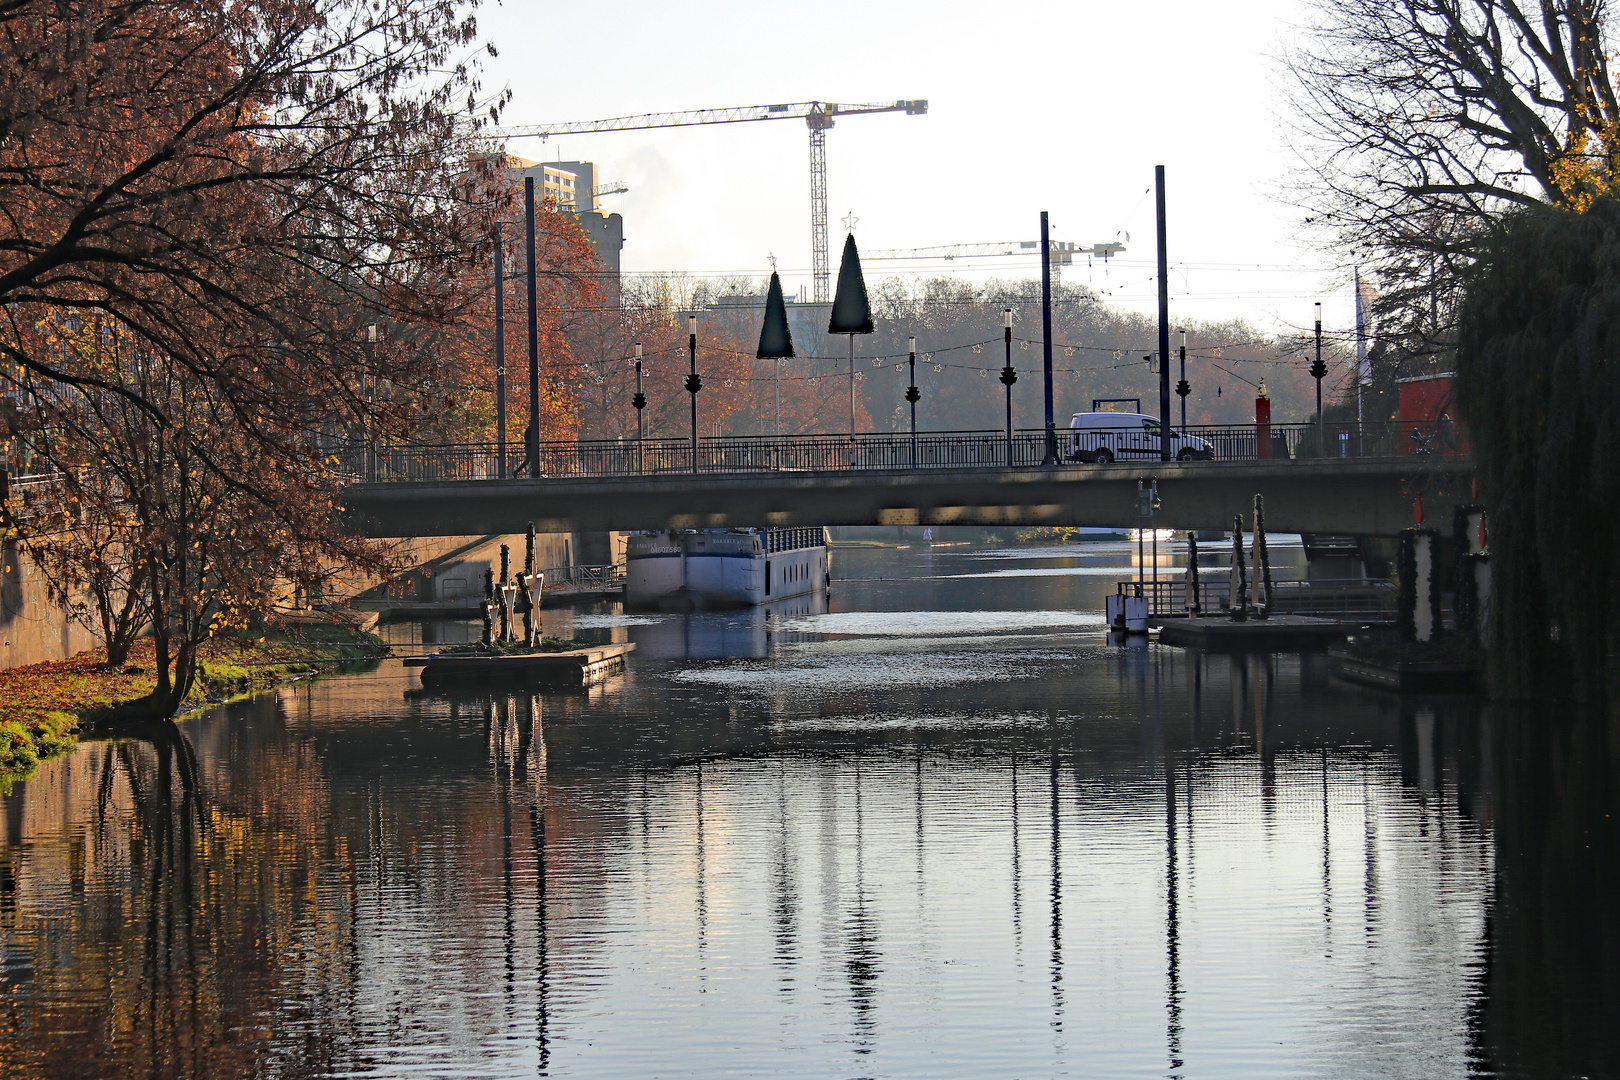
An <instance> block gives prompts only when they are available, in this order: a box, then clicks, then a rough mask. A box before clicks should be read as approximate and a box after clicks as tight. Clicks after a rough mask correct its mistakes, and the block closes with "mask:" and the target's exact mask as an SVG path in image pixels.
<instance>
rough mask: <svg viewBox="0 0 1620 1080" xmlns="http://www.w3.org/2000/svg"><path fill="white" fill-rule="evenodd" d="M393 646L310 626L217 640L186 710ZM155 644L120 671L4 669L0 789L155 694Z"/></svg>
mask: <svg viewBox="0 0 1620 1080" xmlns="http://www.w3.org/2000/svg"><path fill="white" fill-rule="evenodd" d="M387 652H388V648H387V646H386V645H384V644H383V642H382V640H381V639H380V638H378V637H377V636H376V635H374V634H366V633H354V632H352V631H349V630H346V629H343V628H341V627H309V628H307V629H305V630H303V631H301V632H300V633H298V634H280V633H271V634H267V635H264V636H262V637H259V638H252V639H248V638H216V639H214V640H212V641H210V642H208V643H207V644H206V645H205V646H204V647H203V649H202V652H201V656H200V657H199V659H198V663H197V679H196V682H195V683H194V684H193V686H192V688H191V693H190V695H189V696H188V697H187V699H186V704H187V708H188V709H197V708H202V707H204V706H207V705H210V704H217V703H219V702H222V701H228V700H230V699H231V698H234V697H239V696H241V695H243V694H248V693H252V692H254V691H256V690H262V689H264V688H266V687H269V686H274V685H275V684H276V683H279V682H283V681H285V680H287V679H288V678H291V677H295V676H301V675H314V674H319V673H320V671H321V670H322V668H323V667H325V666H329V665H332V664H334V663H338V662H343V661H351V662H352V661H357V660H367V659H376V658H380V657H382V656H384V655H386V654H387ZM155 666H156V665H155V661H154V652H153V647H152V643H151V642H150V641H141V642H139V643H137V644H136V646H135V648H134V649H133V650H132V651H131V653H130V657H129V660H128V661H127V662H126V663H125V664H124V666H123V667H122V668H120V669H118V670H111V669H109V668H108V667H107V664H106V654H105V653H104V652H100V651H91V652H83V653H79V654H78V655H77V656H73V657H70V658H69V659H67V660H51V661H47V662H45V663H42V664H30V665H28V666H26V667H17V668H6V669H0V793H4V792H6V791H8V790H9V789H10V787H11V784H12V782H13V781H16V780H22V779H27V777H28V776H29V775H30V774H31V773H32V772H33V770H34V767H35V766H36V765H37V764H38V762H39V761H40V760H42V759H44V758H49V757H54V756H55V755H57V754H60V753H64V752H66V751H68V750H71V749H72V748H73V746H74V745H75V743H76V741H77V732H78V728H79V724H80V722H81V721H84V720H88V719H90V718H93V717H94V716H95V715H96V714H97V713H99V712H102V711H103V710H105V709H107V708H109V707H110V706H113V705H116V704H118V703H120V702H124V701H132V700H134V699H136V698H139V697H143V696H144V695H146V694H148V693H150V692H151V690H152V688H153V687H154V686H155V685H156V684H157V677H156V675H155V674H154V669H155Z"/></svg>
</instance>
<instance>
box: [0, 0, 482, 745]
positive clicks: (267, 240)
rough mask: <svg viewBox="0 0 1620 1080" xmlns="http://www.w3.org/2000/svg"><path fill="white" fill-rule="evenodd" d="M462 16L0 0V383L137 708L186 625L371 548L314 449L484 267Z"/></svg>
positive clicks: (415, 10) (169, 663)
mask: <svg viewBox="0 0 1620 1080" xmlns="http://www.w3.org/2000/svg"><path fill="white" fill-rule="evenodd" d="M473 34H474V24H473V22H472V20H471V18H470V15H469V14H468V9H467V8H466V7H464V6H462V5H459V4H457V3H454V2H449V3H429V2H427V0H401V2H400V3H397V4H391V5H386V6H383V7H376V6H373V5H369V4H366V3H363V2H361V0H315V2H314V3H300V4H285V3H275V2H268V3H258V4H255V5H253V6H251V7H246V6H235V7H227V8H223V9H221V8H215V7H209V6H206V5H201V6H199V5H189V4H184V3H177V2H173V0H164V2H155V0H132V2H129V3H117V4H115V3H110V2H104V0H83V2H74V0H67V2H59V0H15V2H13V3H10V4H7V5H4V6H3V7H0V60H3V62H0V305H3V306H0V361H4V362H3V363H0V390H4V391H5V396H7V397H8V398H10V399H11V400H13V401H15V402H17V403H18V409H19V414H26V416H25V417H24V418H25V419H26V421H27V424H28V426H29V427H30V429H31V430H32V431H34V434H33V435H31V436H29V439H30V449H31V452H32V453H33V454H34V455H35V456H36V457H37V458H38V459H39V460H40V461H41V462H43V463H44V464H45V465H47V466H52V467H55V468H56V469H57V471H58V476H59V482H58V483H57V484H56V486H54V487H52V488H50V489H49V490H48V491H47V492H46V493H45V495H44V496H43V497H44V498H46V499H56V500H57V501H58V503H59V505H58V507H57V509H58V510H59V511H60V512H59V513H57V514H54V515H53V514H46V515H45V519H47V520H66V521H71V522H76V526H77V527H76V528H74V529H72V530H69V531H68V532H66V533H64V534H62V535H66V536H69V537H77V540H76V541H74V542H76V543H77V544H78V545H79V546H78V549H77V551H76V552H62V553H60V554H62V555H63V556H64V558H67V557H69V556H71V558H82V559H85V560H93V558H94V557H95V556H96V554H97V552H98V551H99V552H100V553H101V557H103V558H107V559H112V558H125V559H127V560H128V568H129V570H128V574H127V575H126V577H125V578H124V579H123V581H124V582H125V583H126V585H125V587H126V588H134V587H137V586H139V587H144V591H145V597H146V604H147V611H146V616H147V618H149V620H150V622H151V625H152V628H153V634H154V637H155V638H156V642H157V645H158V655H159V659H160V665H159V666H160V670H159V672H158V678H159V681H158V686H157V689H156V690H155V691H154V694H153V695H152V697H151V698H150V699H148V700H147V701H146V702H144V703H143V705H142V711H144V712H145V713H146V714H148V715H152V716H164V715H169V714H171V713H172V711H173V710H174V708H176V707H177V706H178V703H179V702H180V701H181V700H183V699H184V696H185V693H186V691H187V689H188V688H189V684H190V681H191V678H192V674H193V671H194V663H195V658H196V650H197V648H198V646H199V644H200V643H201V642H202V641H203V640H205V639H206V637H207V636H208V635H209V634H211V633H214V632H217V631H218V630H219V629H221V628H223V627H228V626H232V625H241V624H242V623H243V622H244V621H246V620H247V619H249V618H250V617H252V616H254V615H255V614H262V613H264V612H267V611H272V610H274V609H275V607H276V606H277V605H278V604H280V603H283V602H285V599H286V598H285V597H284V596H283V595H280V594H281V593H284V592H285V590H286V589H288V588H293V589H296V590H298V592H299V594H300V596H302V597H307V596H308V595H309V592H310V590H311V589H312V588H313V587H314V586H315V585H317V584H318V583H319V582H320V581H322V580H324V579H325V578H327V577H330V576H331V575H333V574H335V573H337V572H340V571H341V570H342V569H344V568H349V569H353V570H356V571H360V572H368V571H371V572H383V571H385V570H386V569H387V560H386V553H385V552H384V551H382V550H381V549H379V548H377V547H376V546H375V545H369V544H366V543H362V542H359V541H356V540H354V539H353V538H350V537H347V536H346V535H344V533H343V532H342V530H341V529H340V528H339V527H338V523H337V514H338V510H339V507H338V505H337V497H336V494H335V491H336V487H337V483H338V481H339V480H340V479H341V475H342V474H341V469H342V464H343V458H342V455H341V454H340V453H337V452H336V451H339V450H341V449H342V447H343V446H344V445H345V444H346V443H349V442H352V441H355V440H357V439H364V438H372V437H376V436H378V435H383V436H399V437H405V436H408V435H410V434H411V433H412V432H413V431H414V429H415V427H416V426H417V425H418V424H419V423H420V422H421V419H422V417H423V416H425V415H428V414H430V413H431V411H432V410H433V408H434V406H435V405H436V404H437V403H438V402H439V401H440V400H441V397H442V394H443V382H444V373H445V368H444V365H445V363H446V360H447V354H446V353H445V352H443V351H441V350H434V349H431V348H426V347H424V346H425V342H426V341H427V339H428V337H429V336H430V334H431V332H433V331H435V330H438V329H442V328H443V327H446V326H449V325H452V324H453V323H454V322H455V321H456V320H457V319H458V318H460V317H462V315H463V314H464V313H465V312H466V311H467V309H468V307H469V305H470V304H471V302H472V299H473V294H472V292H471V291H470V286H469V283H470V282H473V281H476V280H482V279H484V278H486V277H487V265H488V256H489V253H490V252H489V247H490V239H491V237H492V236H493V234H494V224H495V222H496V221H497V220H498V217H499V215H500V214H501V213H503V212H504V210H505V207H506V206H507V204H509V203H510V195H511V193H510V190H509V184H506V183H505V178H504V173H503V170H502V164H501V161H500V159H499V157H498V155H493V154H491V153H490V152H489V149H488V147H487V146H486V145H485V144H484V143H483V142H482V141H481V140H480V138H479V134H478V128H479V124H480V123H481V122H482V121H483V120H484V119H485V118H487V116H488V115H489V108H490V106H492V105H493V104H495V103H494V102H488V101H485V102H480V101H479V99H478V95H477V90H478V88H477V81H476V69H475V67H473V66H471V65H470V64H469V63H468V61H467V59H466V58H465V57H463V56H462V55H461V51H462V50H464V49H465V48H467V47H468V46H469V45H470V43H471V41H472V38H473ZM376 324H381V325H382V326H383V327H384V328H385V331H386V332H385V333H384V335H382V340H381V341H380V342H378V343H373V342H371V341H369V340H367V337H368V335H367V334H366V333H365V328H366V327H368V326H371V325H376ZM92 340H93V345H94V347H91V345H92ZM108 529H115V530H118V531H117V534H116V535H117V537H118V538H117V539H110V537H111V536H112V534H109V533H106V532H98V531H97V530H108ZM104 541H106V542H104ZM47 557H48V553H47ZM57 565H58V566H59V567H60V568H61V569H62V572H63V573H64V575H68V576H71V573H70V571H69V570H68V565H69V563H68V562H59V563H58V564H57ZM85 565H86V566H87V567H88V566H89V565H90V563H89V562H86V563H85Z"/></svg>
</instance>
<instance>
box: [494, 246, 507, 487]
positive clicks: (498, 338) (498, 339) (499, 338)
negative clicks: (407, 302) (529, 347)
mask: <svg viewBox="0 0 1620 1080" xmlns="http://www.w3.org/2000/svg"><path fill="white" fill-rule="evenodd" d="M505 246H506V238H505V237H504V236H503V235H501V227H500V226H499V225H497V226H495V443H496V446H497V447H498V450H499V456H498V457H497V458H496V459H495V476H496V478H497V479H500V480H505V479H506V273H505V271H504V269H503V267H502V264H501V249H502V248H504V247H505Z"/></svg>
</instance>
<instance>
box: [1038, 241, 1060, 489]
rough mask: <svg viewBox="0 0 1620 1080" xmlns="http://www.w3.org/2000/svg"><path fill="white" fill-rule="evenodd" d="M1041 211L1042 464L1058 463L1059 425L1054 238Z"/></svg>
mask: <svg viewBox="0 0 1620 1080" xmlns="http://www.w3.org/2000/svg"><path fill="white" fill-rule="evenodd" d="M1046 217H1047V215H1046V211H1045V210H1042V211H1041V363H1042V367H1043V370H1044V372H1045V375H1046V453H1045V455H1044V456H1042V458H1041V464H1042V465H1056V464H1057V463H1058V448H1057V426H1056V422H1055V420H1054V419H1053V415H1052V412H1053V404H1052V240H1051V236H1050V233H1049V232H1048V229H1047V220H1046Z"/></svg>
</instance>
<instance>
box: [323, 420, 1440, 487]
mask: <svg viewBox="0 0 1620 1080" xmlns="http://www.w3.org/2000/svg"><path fill="white" fill-rule="evenodd" d="M1180 432H1181V434H1183V435H1186V436H1189V437H1192V438H1197V439H1202V440H1204V441H1206V442H1207V443H1208V444H1209V446H1210V448H1211V452H1212V456H1213V459H1214V460H1216V461H1256V460H1267V459H1269V460H1275V461H1288V460H1307V459H1322V458H1365V457H1398V456H1407V455H1454V454H1467V453H1469V452H1470V450H1471V448H1470V447H1469V445H1468V441H1467V436H1466V433H1465V432H1464V431H1463V429H1462V426H1461V425H1460V424H1453V423H1451V422H1450V421H1441V422H1438V423H1433V422H1412V421H1406V422H1397V421H1380V422H1377V423H1364V424H1357V423H1353V422H1352V423H1348V424H1327V425H1324V428H1323V430H1322V431H1321V432H1318V430H1317V427H1316V425H1315V424H1270V425H1255V424H1203V425H1189V426H1187V427H1186V428H1185V429H1180ZM1070 435H1071V433H1070V431H1069V430H1068V429H1066V428H1064V429H1059V431H1058V433H1057V451H1058V456H1059V459H1060V461H1059V464H1060V465H1061V466H1062V467H1064V468H1096V467H1097V466H1095V465H1091V464H1087V463H1084V462H1080V461H1075V460H1073V459H1071V458H1069V457H1068V455H1069V452H1070V447H1071V439H1070ZM1115 445H1116V447H1117V449H1116V451H1115V460H1116V461H1117V462H1120V463H1131V462H1156V461H1158V460H1159V446H1158V438H1157V436H1156V435H1155V436H1149V437H1146V438H1140V439H1138V440H1136V442H1135V443H1133V444H1129V445H1127V444H1124V443H1116V444H1115ZM1183 445H1185V444H1183ZM1046 452H1047V441H1046V436H1045V433H1044V431H1041V430H1038V429H1037V430H1021V431H1016V432H1014V434H1013V436H1012V438H1011V440H1009V439H1008V438H1007V435H1006V433H1005V432H990V431H933V432H926V433H919V434H918V435H917V436H916V437H915V438H913V437H911V436H910V435H908V434H889V433H876V434H873V433H868V434H860V435H855V436H849V435H785V436H781V437H775V436H763V435H762V436H729V435H728V436H716V437H713V438H703V439H699V440H698V445H697V452H696V455H695V458H696V459H695V461H694V454H693V448H692V443H691V440H689V439H669V438H660V439H642V440H636V439H594V440H581V441H578V442H544V443H541V444H540V454H539V469H538V475H540V476H544V477H569V478H591V477H624V476H660V475H667V474H672V473H692V472H698V473H711V474H713V473H732V474H736V473H757V472H781V473H803V472H845V471H851V470H854V471H865V470H881V471H909V470H911V469H918V470H927V469H974V468H1014V469H1023V468H1034V467H1038V466H1041V465H1042V463H1043V461H1044V460H1045V458H1046ZM525 457H526V455H525V453H524V448H523V447H522V445H521V444H511V445H509V446H508V447H507V453H506V470H505V475H506V476H508V477H521V476H527V475H528V474H529V470H528V466H527V464H526V461H525ZM331 458H332V461H333V462H334V466H335V469H336V471H337V472H338V473H339V474H340V475H341V476H342V477H343V478H344V479H345V480H348V481H351V482H362V481H390V480H401V481H403V480H414V481H439V480H493V479H496V478H498V477H499V476H501V475H502V471H501V468H500V456H499V453H498V452H497V449H496V448H495V447H494V446H492V445H490V444H487V443H466V444H434V445H427V444H408V445H401V444H392V445H375V446H367V445H356V444H343V445H339V446H337V447H335V448H334V449H333V450H332V451H331Z"/></svg>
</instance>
